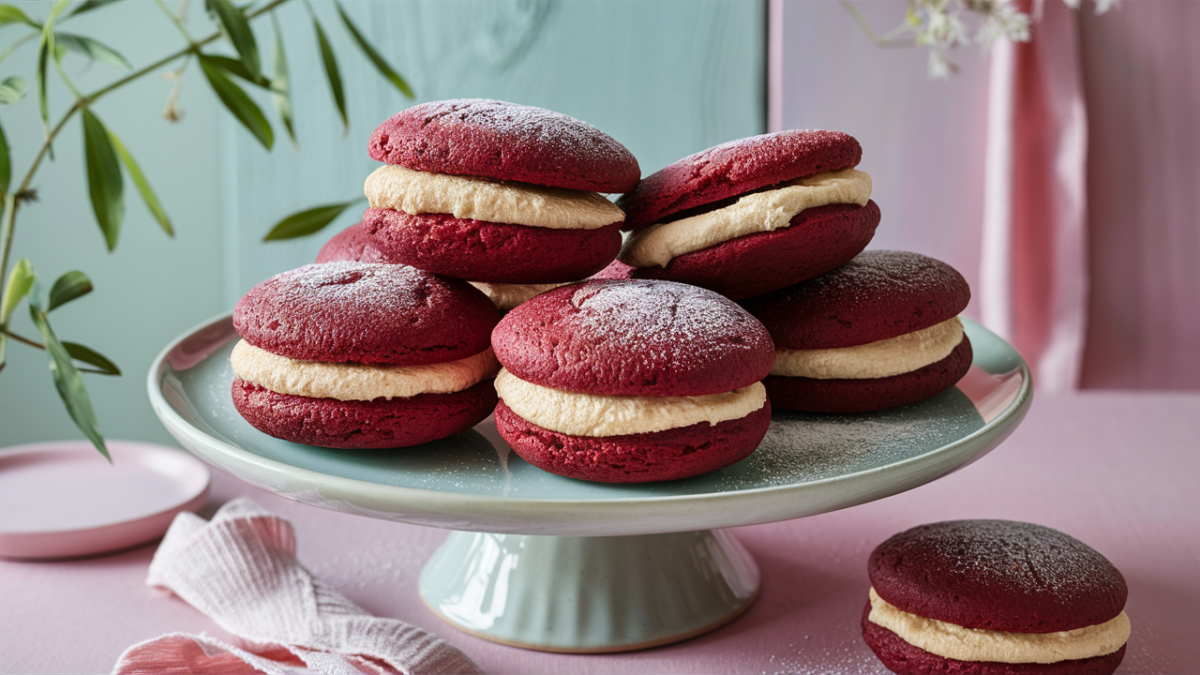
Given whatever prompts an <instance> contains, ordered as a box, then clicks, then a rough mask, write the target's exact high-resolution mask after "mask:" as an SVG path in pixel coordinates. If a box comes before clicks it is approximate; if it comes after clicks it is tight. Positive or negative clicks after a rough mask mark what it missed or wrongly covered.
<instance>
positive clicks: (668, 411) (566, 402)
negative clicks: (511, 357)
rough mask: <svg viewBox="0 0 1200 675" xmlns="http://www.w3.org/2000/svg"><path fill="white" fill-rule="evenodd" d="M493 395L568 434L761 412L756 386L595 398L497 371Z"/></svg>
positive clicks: (636, 430)
mask: <svg viewBox="0 0 1200 675" xmlns="http://www.w3.org/2000/svg"><path fill="white" fill-rule="evenodd" d="M496 392H497V393H498V394H500V398H501V399H503V400H504V404H505V405H507V406H508V407H509V408H510V409H512V411H513V412H514V413H516V414H517V415H519V416H520V417H521V418H522V419H524V420H526V421H529V422H532V423H534V424H536V425H538V426H539V427H542V428H543V429H549V430H551V431H557V432H558V433H560V434H567V435H569V436H622V435H625V434H646V433H651V432H655V431H666V430H667V429H678V428H681V427H688V426H691V425H693V424H699V423H701V422H708V423H709V424H717V423H718V422H724V421H726V420H736V419H740V418H742V417H745V416H746V415H749V414H750V413H752V412H754V411H755V410H758V409H759V408H762V407H763V405H765V404H766V402H767V390H766V388H765V387H763V385H762V383H761V382H755V383H754V384H752V385H750V386H748V387H742V388H741V389H737V390H734V391H730V392H725V393H723V394H709V395H706V396H597V395H593V394H576V393H572V392H567V391H560V390H558V389H552V388H550V387H543V386H540V385H536V384H533V383H532V382H526V381H525V380H522V379H520V378H519V377H517V376H516V375H513V374H512V373H510V372H508V371H507V370H505V369H503V368H501V369H500V374H499V375H497V376H496Z"/></svg>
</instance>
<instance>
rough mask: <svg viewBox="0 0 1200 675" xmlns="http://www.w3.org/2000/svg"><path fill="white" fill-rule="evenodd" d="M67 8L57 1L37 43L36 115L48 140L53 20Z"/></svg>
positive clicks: (65, 1) (53, 48)
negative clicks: (49, 74) (47, 85)
mask: <svg viewBox="0 0 1200 675" xmlns="http://www.w3.org/2000/svg"><path fill="white" fill-rule="evenodd" d="M66 6H67V0H59V1H58V2H57V3H56V4H55V5H54V8H53V9H52V10H50V17H49V18H48V19H46V23H45V24H44V25H43V26H42V35H41V38H40V40H39V41H38V55H37V72H36V78H37V86H38V115H39V116H40V117H41V118H42V130H43V131H44V132H45V133H46V138H47V139H49V138H50V99H49V98H48V94H47V92H46V71H47V69H48V66H49V60H50V54H52V53H54V52H55V51H56V49H55V45H54V20H55V19H56V18H58V15H59V13H61V12H62V11H63V9H65V8H66ZM50 158H51V159H54V150H53V148H51V149H50Z"/></svg>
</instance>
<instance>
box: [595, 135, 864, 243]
mask: <svg viewBox="0 0 1200 675" xmlns="http://www.w3.org/2000/svg"><path fill="white" fill-rule="evenodd" d="M860 159H862V147H861V146H860V145H859V144H858V141H857V140H855V139H854V137H853V136H851V135H849V134H845V133H842V132H840V131H822V130H813V129H805V130H796V129H792V130H788V131H777V132H775V133H772V134H762V135H761V136H751V137H750V138H743V139H740V140H736V141H730V142H729V143H722V144H721V145H717V146H714V147H711V148H709V149H707V150H702V151H700V152H697V153H696V154H694V155H690V156H688V157H684V158H683V159H681V160H679V161H678V162H675V163H674V164H671V165H670V166H667V167H666V168H664V169H662V170H660V171H656V172H654V173H653V174H650V175H649V176H647V177H646V178H645V179H644V180H642V182H641V183H639V184H638V186H637V188H636V189H634V190H633V192H630V193H628V194H626V195H623V196H622V197H621V199H619V200H618V201H617V206H620V207H621V209H622V210H623V211H625V225H624V229H629V230H637V229H641V228H643V227H646V226H647V225H651V224H653V223H657V222H659V221H661V220H665V219H668V218H670V219H675V218H679V217H682V216H683V215H687V214H686V213H684V212H688V211H690V210H692V209H697V208H699V207H705V206H709V205H712V204H714V203H717V202H722V201H724V200H727V199H731V198H733V197H737V196H738V195H742V194H745V193H747V192H753V191H755V190H758V189H760V188H765V187H770V186H772V185H777V184H779V183H783V182H785V181H789V180H794V179H797V178H804V177H805V176H812V175H816V174H818V173H825V172H827V171H838V170H840V169H847V168H850V167H853V166H856V165H857V164H858V162H859V160H860Z"/></svg>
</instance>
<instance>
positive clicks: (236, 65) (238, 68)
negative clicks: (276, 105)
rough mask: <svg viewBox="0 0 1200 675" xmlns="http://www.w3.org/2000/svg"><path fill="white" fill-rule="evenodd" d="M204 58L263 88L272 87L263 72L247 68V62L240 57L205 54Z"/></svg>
mask: <svg viewBox="0 0 1200 675" xmlns="http://www.w3.org/2000/svg"><path fill="white" fill-rule="evenodd" d="M204 58H206V59H208V61H209V63H212V64H213V65H216V66H220V68H221V69H222V70H224V71H226V72H228V73H229V74H230V75H236V76H238V77H240V78H242V79H243V80H245V81H247V82H249V83H250V84H255V85H258V86H260V87H262V88H263V89H270V88H271V81H270V80H268V79H267V78H265V77H263V76H262V73H252V72H250V71H249V70H247V69H246V64H245V63H242V62H241V61H240V60H238V59H231V58H229V57H228V56H214V55H212V54H205V55H204Z"/></svg>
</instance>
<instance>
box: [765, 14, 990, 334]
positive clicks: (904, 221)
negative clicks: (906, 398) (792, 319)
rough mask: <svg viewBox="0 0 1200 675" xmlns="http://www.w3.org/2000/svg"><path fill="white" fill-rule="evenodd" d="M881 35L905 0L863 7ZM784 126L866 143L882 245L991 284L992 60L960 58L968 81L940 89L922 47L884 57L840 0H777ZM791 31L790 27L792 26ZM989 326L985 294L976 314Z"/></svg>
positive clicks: (776, 78)
mask: <svg viewBox="0 0 1200 675" xmlns="http://www.w3.org/2000/svg"><path fill="white" fill-rule="evenodd" d="M857 6H858V7H859V8H860V10H861V11H862V13H863V14H864V15H865V16H866V17H867V19H868V20H869V21H870V22H871V23H872V25H873V26H875V29H876V31H877V32H879V33H886V32H888V31H890V30H891V29H892V28H894V27H895V26H896V25H897V24H898V23H899V22H900V21H901V20H902V19H903V18H904V8H905V3H904V2H902V1H901V2H859V3H857ZM772 10H773V12H772V15H771V18H772V20H773V21H774V23H773V25H772V32H773V33H774V36H776V37H778V38H781V39H782V45H780V46H779V47H778V48H777V49H776V50H775V54H774V56H775V57H776V58H775V59H774V61H775V63H774V65H775V69H773V70H772V71H771V75H772V76H773V77H769V78H768V83H769V85H773V86H771V89H772V91H771V92H770V93H771V101H770V104H769V105H768V109H769V110H771V109H772V108H773V109H774V110H775V111H776V112H775V115H774V117H775V118H776V120H773V122H774V123H777V124H779V125H780V126H779V127H778V128H784V129H810V128H816V129H836V130H839V131H845V132H846V133H849V134H851V135H853V136H854V137H855V138H857V139H858V140H859V142H860V143H862V147H863V159H862V164H860V165H859V167H858V168H859V169H862V170H863V171H866V172H867V173H869V174H870V175H871V178H872V180H873V181H874V190H873V195H872V198H873V199H874V200H875V201H876V203H878V204H879V208H880V210H881V211H882V212H883V218H882V220H881V221H880V224H879V230H878V232H877V233H876V235H875V240H874V241H873V242H871V246H870V248H874V249H880V248H890V249H903V250H909V251H916V252H919V253H923V254H925V255H929V256H933V257H935V258H938V259H940V260H943V261H945V262H947V263H949V264H951V265H953V266H954V267H955V268H957V269H958V270H959V271H960V272H962V273H963V275H964V276H965V277H966V278H967V281H968V282H969V283H970V284H971V287H972V289H978V287H979V260H980V258H979V251H980V246H981V231H980V223H981V219H982V214H983V186H984V147H985V145H986V138H987V119H986V117H987V115H986V113H987V84H988V80H987V61H986V60H985V59H983V58H980V55H979V52H978V51H977V50H975V49H962V50H959V53H958V54H957V55H956V57H957V61H958V64H959V66H960V71H959V74H958V75H957V76H956V77H955V79H953V80H950V81H933V80H930V79H929V77H928V76H927V75H926V74H925V60H926V54H925V52H924V50H920V49H880V48H877V47H875V46H874V45H873V44H871V42H870V41H869V40H868V39H867V37H866V35H864V34H863V31H862V30H861V29H860V28H859V27H858V26H857V25H856V24H855V23H854V21H853V20H851V18H850V16H849V15H848V14H847V13H846V12H845V10H843V9H842V8H841V7H840V6H839V5H838V4H837V3H835V2H786V3H784V2H778V0H777V1H776V2H773V3H772ZM780 27H781V28H780ZM966 313H967V314H968V315H969V316H972V317H974V318H978V317H979V316H980V314H979V302H978V294H976V297H975V299H973V300H972V301H971V305H970V306H969V307H968V309H967V312H966Z"/></svg>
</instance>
